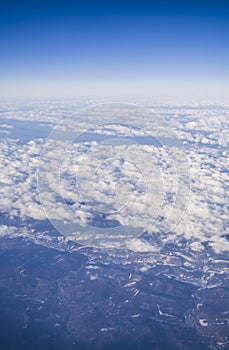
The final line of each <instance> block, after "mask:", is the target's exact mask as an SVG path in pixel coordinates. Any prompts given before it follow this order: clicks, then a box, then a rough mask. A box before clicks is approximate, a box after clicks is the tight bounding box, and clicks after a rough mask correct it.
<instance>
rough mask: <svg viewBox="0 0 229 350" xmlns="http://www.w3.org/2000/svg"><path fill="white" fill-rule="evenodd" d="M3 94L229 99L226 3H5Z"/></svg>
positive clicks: (1, 12) (0, 62)
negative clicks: (128, 95) (179, 96)
mask: <svg viewBox="0 0 229 350" xmlns="http://www.w3.org/2000/svg"><path fill="white" fill-rule="evenodd" d="M0 48H1V55H0V73H1V82H0V92H1V94H2V96H3V97H5V96H9V97H10V96H11V97H14V96H23V97H27V96H28V97H33V96H35V97H36V96H38V97H39V96H42V97H45V96H47V97H52V96H58V97H61V96H63V97H66V96H69V97H72V96H77V94H81V93H82V94H85V95H86V94H88V93H90V94H91V95H94V94H97V93H100V94H101V95H103V94H105V93H106V92H110V93H111V94H112V93H114V94H115V93H117V92H120V93H127V92H128V93H129V94H130V95H131V94H132V93H133V94H135V95H138V94H141V93H143V92H146V93H149V94H152V96H153V95H155V94H160V95H162V96H163V95H165V96H171V98H173V97H176V96H177V95H179V94H181V93H184V95H187V96H192V95H193V96H194V97H195V95H203V98H205V97H207V96H209V97H211V96H214V95H215V96H216V97H217V98H218V97H220V96H222V97H224V98H225V97H226V98H227V96H228V94H229V83H228V81H229V64H228V62H229V1H221V0H218V1H211V0H206V1H204V0H199V1H195V0H192V1H188V0H187V1H184V0H183V1H178V0H176V1H173V0H170V1H169V0H167V1H165V0H161V1H160V0H158V1H156V0H152V1H146V0H142V1H134V0H132V1H125V0H124V1H120V0H116V1H109V0H107V1H99V0H94V1H88V0H84V1H78V0H75V1H69V0H65V1H58V0H57V1H50V0H47V1H42V0H40V1H23V0H22V1H11V0H8V1H5V2H3V1H2V2H1V4H0Z"/></svg>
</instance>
